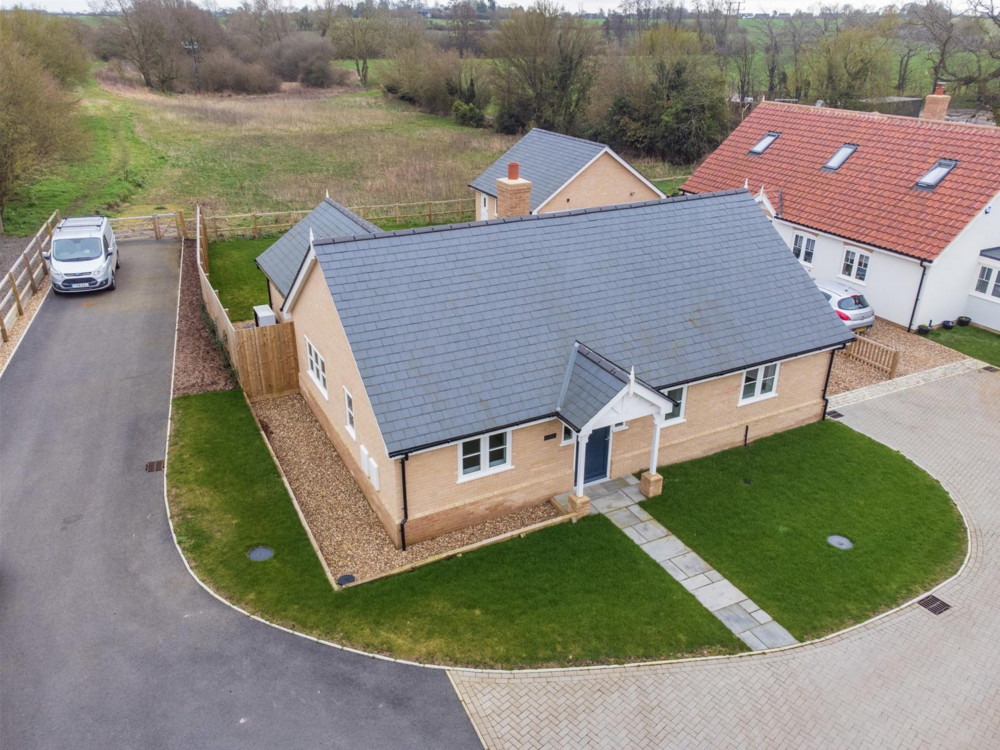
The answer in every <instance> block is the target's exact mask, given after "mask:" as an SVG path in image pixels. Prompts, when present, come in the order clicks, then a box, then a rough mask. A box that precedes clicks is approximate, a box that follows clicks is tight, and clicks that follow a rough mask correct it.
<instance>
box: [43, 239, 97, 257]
mask: <svg viewBox="0 0 1000 750" xmlns="http://www.w3.org/2000/svg"><path fill="white" fill-rule="evenodd" d="M103 254H104V248H103V247H102V246H101V238H100V237H64V238H62V239H58V240H53V241H52V258H53V259H54V260H61V261H64V262H65V261H74V260H96V259H97V258H100V257H101V255H103Z"/></svg>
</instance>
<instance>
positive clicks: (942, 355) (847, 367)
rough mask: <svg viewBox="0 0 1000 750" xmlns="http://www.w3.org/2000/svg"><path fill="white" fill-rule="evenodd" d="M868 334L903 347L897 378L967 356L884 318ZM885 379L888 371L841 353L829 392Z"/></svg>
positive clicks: (831, 377) (897, 368)
mask: <svg viewBox="0 0 1000 750" xmlns="http://www.w3.org/2000/svg"><path fill="white" fill-rule="evenodd" d="M864 336H865V338H869V339H872V340H874V341H877V342H878V343H880V344H885V345H886V346H891V347H892V348H893V349H898V350H899V364H898V365H897V367H896V377H897V378H898V377H902V376H903V375H910V374H912V373H915V372H923V371H924V370H932V369H934V368H935V367H940V366H941V365H947V364H951V363H952V362H959V361H961V360H963V359H967V357H966V356H965V355H964V354H962V353H961V352H957V351H955V350H954V349H949V348H948V347H947V346H942V345H941V344H938V343H937V342H935V341H931V340H930V339H927V338H924V337H923V336H918V335H917V334H915V333H907V332H906V329H905V328H900V327H899V326H895V325H892V324H891V323H886V322H885V321H884V320H877V321H875V325H874V326H872V328H871V330H870V331H868V332H867V333H866V334H864ZM883 380H888V378H887V377H886V375H885V373H883V372H880V371H878V370H876V369H875V368H874V367H871V366H870V365H866V364H864V363H863V362H858V361H857V360H855V359H849V358H848V357H845V356H844V355H843V354H841V353H839V352H838V353H837V355H836V356H835V357H834V359H833V371H832V372H831V373H830V387H829V389H828V390H827V395H829V396H833V395H836V394H838V393H844V392H845V391H853V390H855V389H856V388H864V387H865V386H869V385H874V384H875V383H881V382H882V381H883Z"/></svg>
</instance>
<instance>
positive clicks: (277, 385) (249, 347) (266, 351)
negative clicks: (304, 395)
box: [236, 322, 299, 401]
mask: <svg viewBox="0 0 1000 750" xmlns="http://www.w3.org/2000/svg"><path fill="white" fill-rule="evenodd" d="M236 341H237V345H236V350H237V352H238V355H237V359H238V362H239V365H238V373H239V377H240V385H242V386H243V390H244V391H245V392H246V394H247V398H249V399H250V400H251V401H252V400H254V399H258V398H262V397H265V396H281V395H285V394H288V393H295V392H296V391H298V389H299V363H298V356H297V354H296V351H295V324H294V323H291V322H288V323H278V324H276V325H271V326H263V327H261V328H241V329H238V330H237V331H236Z"/></svg>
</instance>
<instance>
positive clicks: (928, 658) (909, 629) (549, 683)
mask: <svg viewBox="0 0 1000 750" xmlns="http://www.w3.org/2000/svg"><path fill="white" fill-rule="evenodd" d="M840 411H841V412H843V413H844V414H845V418H844V420H843V421H844V422H846V423H847V424H848V425H850V426H851V427H853V428H855V429H857V430H860V431H861V432H864V433H865V434H867V435H870V436H871V437H873V438H875V439H876V440H879V441H881V442H883V443H886V444H887V445H889V446H891V447H893V448H896V449H898V450H900V451H902V452H903V453H904V454H906V455H907V456H909V457H910V458H912V459H913V460H914V461H916V462H917V463H918V464H920V465H921V466H923V467H924V468H926V469H927V470H929V471H930V472H931V473H932V474H934V475H935V476H936V477H938V478H939V479H940V480H941V481H942V483H943V484H944V485H945V487H946V488H947V489H948V490H949V491H950V492H951V494H952V496H953V497H954V498H955V499H956V501H957V502H958V504H959V506H960V507H961V509H962V511H963V512H964V513H965V516H966V519H967V522H968V523H969V527H970V532H971V536H972V542H971V556H970V559H969V563H968V567H966V569H965V571H964V572H963V573H962V575H961V576H959V577H958V578H957V579H956V580H954V581H952V582H950V583H948V584H947V585H945V586H944V587H943V588H942V589H940V590H939V591H938V592H936V593H937V596H939V597H940V598H941V599H943V600H944V601H946V602H947V603H948V604H950V605H952V609H950V610H949V611H947V612H945V613H944V614H942V615H938V616H935V615H932V614H931V613H929V612H927V611H926V610H924V609H923V608H921V607H919V606H917V605H912V606H910V607H907V608H906V609H904V610H902V611H900V612H897V613H895V614H892V615H889V616H888V617H886V618H884V619H882V620H879V621H877V622H874V623H871V624H869V625H864V626H862V627H860V628H858V629H856V630H854V631H851V632H850V633H846V634H844V635H841V636H837V637H835V638H833V639H831V640H828V641H825V642H823V643H818V644H814V645H806V646H803V647H799V648H796V649H793V650H790V651H785V652H780V653H775V654H762V655H750V656H746V657H741V658H729V659H722V660H717V661H704V662H691V663H679V664H672V665H661V666H648V667H624V668H610V669H601V670H591V671H584V672H580V671H576V672H571V671H555V672H548V673H476V672H454V673H453V679H454V681H455V683H456V686H457V687H458V690H459V693H460V695H461V696H462V698H463V700H464V702H465V703H466V707H467V709H468V710H469V712H470V715H471V716H472V717H473V720H474V722H475V723H476V725H477V727H478V729H479V731H480V733H481V734H482V735H483V737H484V739H485V741H486V744H487V745H488V746H489V747H491V748H535V747H545V748H584V747H589V748H594V747H599V748H619V747H630V748H671V747H685V748H687V747H709V748H738V747H768V748H775V747H789V748H803V747H807V748H808V747H812V748H831V747H838V748H839V747H845V748H846V747H849V748H858V747H873V748H887V747H901V748H995V747H1000V373H993V374H989V373H984V372H981V371H974V372H969V373H966V374H963V375H958V376H955V377H951V378H947V379H944V380H939V381H937V382H933V383H928V384H926V385H921V386H919V387H916V388H911V389H909V390H906V391H901V392H898V393H894V394H892V395H887V396H882V397H880V398H876V399H872V400H869V401H865V402H863V403H858V404H854V405H851V406H845V407H840ZM872 470H873V471H877V470H878V467H876V466H873V467H872Z"/></svg>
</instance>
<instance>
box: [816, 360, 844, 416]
mask: <svg viewBox="0 0 1000 750" xmlns="http://www.w3.org/2000/svg"><path fill="white" fill-rule="evenodd" d="M846 348H847V344H841V345H840V346H838V347H837V348H836V349H831V350H830V364H829V365H827V367H826V380H825V381H824V382H823V420H825V419H826V412H827V410H828V409H829V408H830V399H828V398H827V397H826V391H827V389H828V388H829V387H830V374H831V373H832V372H833V357H834V355H835V354H836V353H837V352H839V351H840V350H841V349H846ZM821 421H822V420H821Z"/></svg>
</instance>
